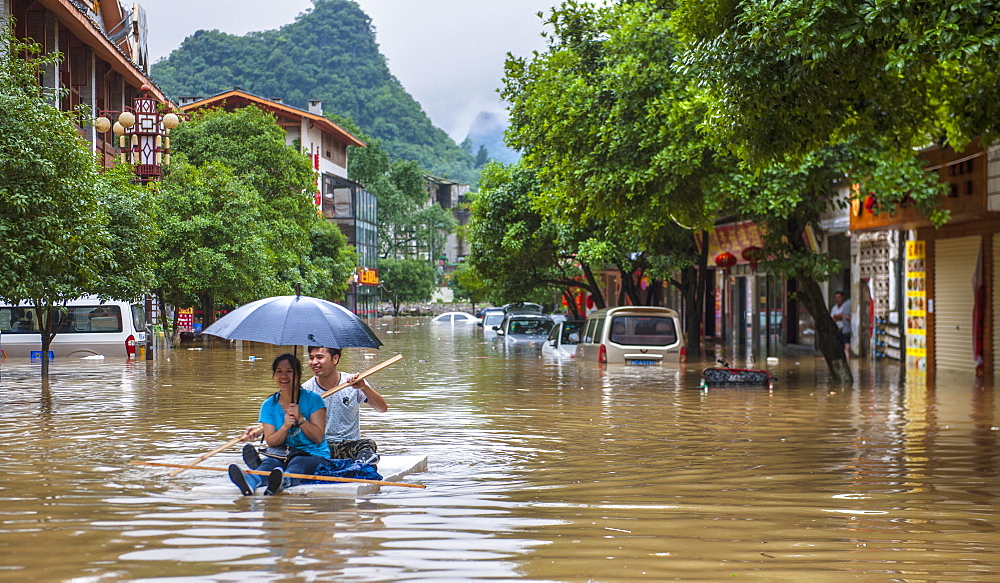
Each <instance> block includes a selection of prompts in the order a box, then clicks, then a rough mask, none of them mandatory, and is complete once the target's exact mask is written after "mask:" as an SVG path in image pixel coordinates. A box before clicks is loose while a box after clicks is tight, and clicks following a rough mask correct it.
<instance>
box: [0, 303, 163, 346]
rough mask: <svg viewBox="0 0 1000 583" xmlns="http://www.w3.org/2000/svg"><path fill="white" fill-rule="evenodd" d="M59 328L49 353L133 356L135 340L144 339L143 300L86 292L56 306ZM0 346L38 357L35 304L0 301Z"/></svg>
mask: <svg viewBox="0 0 1000 583" xmlns="http://www.w3.org/2000/svg"><path fill="white" fill-rule="evenodd" d="M58 312H59V316H58V318H59V332H58V333H57V334H56V335H55V337H54V338H53V339H52V344H51V345H50V346H49V350H50V352H51V353H52V354H51V355H52V356H71V357H83V356H92V355H103V356H129V357H131V356H134V355H135V348H136V344H137V343H143V342H145V341H146V312H145V310H144V308H143V306H142V304H138V303H136V304H130V303H128V302H119V301H114V300H100V299H98V298H97V297H96V296H87V297H83V298H80V299H76V300H71V301H69V302H67V304H66V307H65V309H63V308H59V310H58ZM0 350H3V353H4V354H6V355H7V356H12V357H16V356H32V353H36V354H37V356H39V357H41V350H42V336H41V332H40V331H39V329H38V313H37V311H36V310H35V307H34V306H32V305H31V304H29V303H26V302H22V303H21V304H19V305H17V306H12V305H9V304H0Z"/></svg>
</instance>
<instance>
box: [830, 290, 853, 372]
mask: <svg viewBox="0 0 1000 583" xmlns="http://www.w3.org/2000/svg"><path fill="white" fill-rule="evenodd" d="M830 317H831V318H833V321H834V322H836V323H837V338H838V340H840V343H841V344H842V345H843V346H844V355H845V356H846V357H847V360H850V359H851V300H849V299H846V298H844V292H841V291H838V292H836V293H834V294H833V307H832V308H830Z"/></svg>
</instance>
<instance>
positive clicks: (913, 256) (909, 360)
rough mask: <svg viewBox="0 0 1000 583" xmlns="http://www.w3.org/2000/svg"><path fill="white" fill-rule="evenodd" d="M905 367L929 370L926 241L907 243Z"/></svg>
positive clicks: (915, 369)
mask: <svg viewBox="0 0 1000 583" xmlns="http://www.w3.org/2000/svg"><path fill="white" fill-rule="evenodd" d="M906 368H907V369H908V370H913V371H924V370H927V243H926V242H925V241H907V242H906Z"/></svg>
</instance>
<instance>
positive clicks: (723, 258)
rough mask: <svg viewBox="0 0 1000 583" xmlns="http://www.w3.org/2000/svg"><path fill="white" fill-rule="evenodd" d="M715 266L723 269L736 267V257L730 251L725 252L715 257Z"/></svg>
mask: <svg viewBox="0 0 1000 583" xmlns="http://www.w3.org/2000/svg"><path fill="white" fill-rule="evenodd" d="M715 264H716V265H717V266H719V267H721V268H723V269H729V268H730V267H732V266H734V265H736V256H735V255H733V254H732V253H730V252H729V251H723V252H722V253H719V254H718V255H716V256H715Z"/></svg>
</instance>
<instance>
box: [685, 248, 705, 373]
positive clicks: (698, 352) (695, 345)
mask: <svg viewBox="0 0 1000 583" xmlns="http://www.w3.org/2000/svg"><path fill="white" fill-rule="evenodd" d="M695 236H696V237H697V236H700V237H701V244H700V249H701V251H700V252H699V255H698V265H697V266H691V267H685V268H684V269H683V270H682V271H681V286H680V289H681V294H683V296H684V305H685V306H686V307H687V309H686V310H685V312H684V325H685V327H686V328H687V330H686V331H687V355H688V358H697V359H699V360H700V359H701V357H702V355H703V353H702V346H701V345H702V340H703V339H702V336H701V332H702V329H701V323H702V321H703V319H704V317H705V296H706V295H707V294H708V273H709V272H708V231H702V232H701V233H700V234H698V233H696V234H695Z"/></svg>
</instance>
